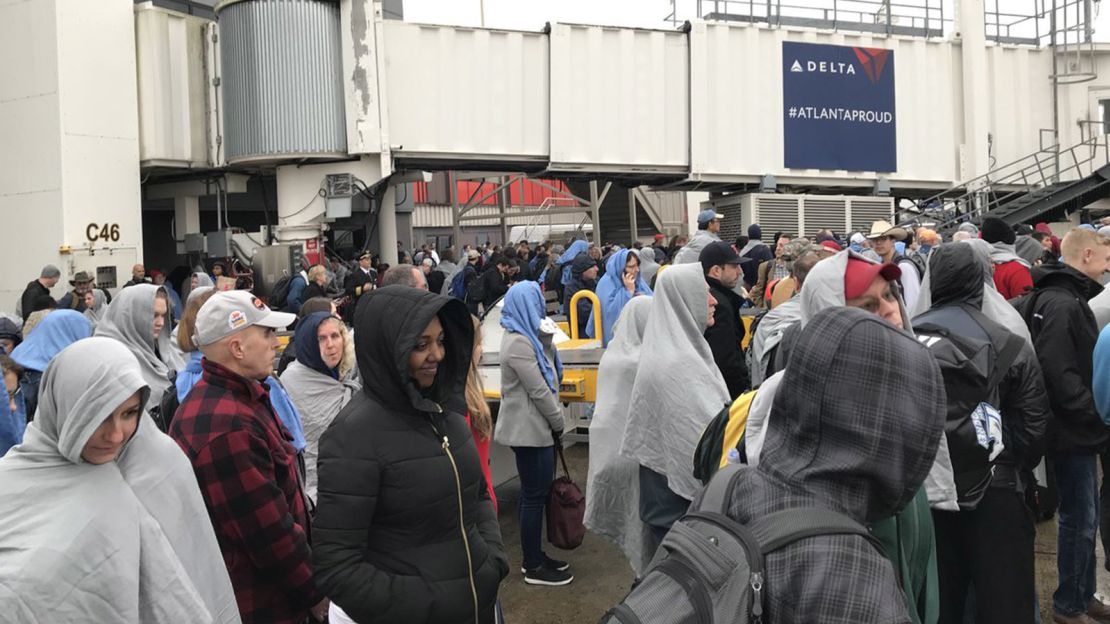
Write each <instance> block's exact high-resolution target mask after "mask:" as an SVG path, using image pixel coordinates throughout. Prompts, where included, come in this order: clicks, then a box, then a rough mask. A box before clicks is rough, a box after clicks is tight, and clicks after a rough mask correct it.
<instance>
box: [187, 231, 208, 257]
mask: <svg viewBox="0 0 1110 624" xmlns="http://www.w3.org/2000/svg"><path fill="white" fill-rule="evenodd" d="M204 243H205V237H204V234H186V235H185V253H204V250H205V244H204Z"/></svg>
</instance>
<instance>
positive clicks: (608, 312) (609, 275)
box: [586, 249, 701, 345]
mask: <svg viewBox="0 0 1110 624" xmlns="http://www.w3.org/2000/svg"><path fill="white" fill-rule="evenodd" d="M632 251H633V250H630V249H621V250H620V251H618V252H616V253H614V254H613V255H612V256H610V257H609V260H608V261H607V262H606V263H605V274H604V275H602V276H601V279H599V280H598V282H597V298H598V299H599V300H601V332H602V336H597V335H595V334H596V330H595V329H594V313H595V312H596V310H595V311H594V312H591V313H590V321H589V324H588V325H587V326H586V335H587V336H589V337H590V338H594V339H597V338H602V345H607V344H609V340H611V339H612V338H613V324H614V323H616V322H617V317H619V316H620V315H621V310H623V309H624V306H625V304H627V303H628V302H629V301H631V300H632V298H633V297H635V296H637V295H651V288H650V287H648V285H647V283H646V282H645V281H644V278H643V276H642V275H641V274H640V257H639V256H638V255H636V254H635V253H632ZM698 266H699V267H700V266H701V265H700V264H699V265H698Z"/></svg>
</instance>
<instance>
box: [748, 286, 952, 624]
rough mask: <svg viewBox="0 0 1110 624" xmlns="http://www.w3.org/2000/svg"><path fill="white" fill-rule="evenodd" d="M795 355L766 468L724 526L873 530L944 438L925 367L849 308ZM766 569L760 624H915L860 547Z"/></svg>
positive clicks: (819, 545)
mask: <svg viewBox="0 0 1110 624" xmlns="http://www.w3.org/2000/svg"><path fill="white" fill-rule="evenodd" d="M812 275H813V274H812V273H811V274H810V276H811V278H812ZM809 286H810V283H809V282H808V281H807V284H806V288H809ZM804 292H805V289H803V293H804ZM795 349H796V351H797V353H799V354H802V353H804V354H805V357H797V358H794V359H793V360H792V361H791V365H790V367H789V368H787V369H786V371H784V375H785V384H786V386H787V387H789V388H790V391H789V392H779V393H776V394H775V397H774V402H773V408H772V411H773V412H774V413H775V415H776V418H774V419H772V420H771V421H770V423H769V426H768V432H767V439H766V442H765V445H766V452H765V453H764V458H763V461H762V462H761V463H760V464H759V466H758V467H753V468H749V469H746V470H744V471H743V472H742V473H741V474H740V475H738V476H737V483H736V486H735V488H734V489H733V491H732V497H731V501H732V503H731V506H730V509H729V513H728V515H729V516H730V517H732V518H733V519H735V520H737V521H739V522H744V523H746V522H750V521H751V520H753V519H756V518H760V517H763V516H765V515H766V514H768V513H771V512H775V511H779V510H783V509H790V508H795V507H823V508H826V509H832V510H835V511H839V512H840V513H843V514H846V515H848V516H850V517H851V518H853V519H855V520H856V521H858V522H861V523H865V524H873V523H875V522H877V521H880V520H883V519H886V518H889V517H891V516H892V515H894V514H896V513H898V512H900V511H901V510H903V509H904V508H905V507H906V506H907V505H908V504H909V503H910V501H911V500H913V498H914V496H915V495H916V493H917V492H918V490H920V488H921V484H922V482H923V481H924V479H925V476H926V474H927V473H928V471H929V468H930V466H931V465H932V463H933V456H934V455H935V453H936V449H937V443H938V441H939V436H938V435H936V434H937V433H939V432H940V431H941V429H942V427H943V420H944V413H945V411H944V391H943V383H942V380H941V375H940V371H939V369H938V368H937V366H936V364H935V362H934V361H933V358H932V356H931V355H930V354H929V352H928V351H927V349H926V348H925V347H924V346H922V345H921V344H919V343H918V342H917V341H916V340H914V339H913V337H912V336H910V335H909V334H907V333H906V332H903V331H899V330H897V329H896V328H894V327H892V326H891V325H890V324H889V323H887V322H886V321H884V320H882V319H880V318H879V317H877V316H875V315H873V314H869V313H867V312H864V311H862V310H855V309H851V308H834V309H830V310H826V311H824V312H821V313H819V314H817V315H816V316H813V317H810V318H809V319H808V323H807V326H806V328H805V329H804V330H803V331H801V332H800V335H799V337H798V338H797V340H796V343H795ZM760 392H761V393H762V392H763V391H762V390H761V391H760ZM906 396H912V397H914V400H913V401H905V400H904V398H905V397H906ZM890 405H899V409H897V410H893V409H885V407H886V406H890ZM765 565H766V569H765V578H766V584H765V590H764V591H765V592H766V595H765V600H764V606H765V609H764V617H765V618H766V619H765V621H766V622H767V624H777V623H787V622H821V623H822V624H841V623H842V624H848V623H853V624H855V623H858V622H869V623H903V622H910V621H911V619H910V616H909V614H908V613H907V611H906V601H905V599H904V597H903V594H902V592H901V591H900V589H899V585H898V576H897V575H896V574H895V572H894V570H893V568H892V567H891V564H890V561H889V560H888V559H887V558H885V557H884V556H883V554H881V553H880V552H879V551H878V550H876V549H875V548H874V547H873V546H871V545H870V544H869V543H868V542H867V541H865V540H864V539H863V538H862V537H859V536H844V535H828V536H819V537H812V538H808V539H805V540H801V541H799V542H796V543H795V544H793V545H791V546H787V547H785V548H783V549H782V550H779V551H777V552H774V553H772V554H770V555H768V556H767V558H766V561H765Z"/></svg>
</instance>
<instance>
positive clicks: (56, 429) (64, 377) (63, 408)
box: [25, 338, 150, 464]
mask: <svg viewBox="0 0 1110 624" xmlns="http://www.w3.org/2000/svg"><path fill="white" fill-rule="evenodd" d="M136 392H139V394H140V396H139V401H140V402H139V405H140V406H141V405H144V404H146V402H147V399H148V398H149V395H150V388H148V387H147V385H146V382H144V381H143V375H142V372H141V371H140V370H139V363H138V362H137V361H136V360H135V356H134V355H132V354H131V352H130V351H129V350H128V349H127V347H126V346H124V345H122V344H120V343H119V342H117V341H115V340H111V339H108V338H90V339H88V340H80V341H78V342H75V343H73V344H72V345H70V346H69V347H67V348H66V349H64V350H63V351H62V352H61V353H59V354H58V355H57V357H55V358H54V360H53V361H51V362H50V365H49V366H47V367H46V371H45V372H44V373H43V376H42V384H41V387H40V389H39V406H38V411H37V412H36V413H35V420H34V421H33V422H32V424H31V425H30V427H29V428H28V430H27V440H26V442H25V444H26V445H27V446H28V450H30V451H32V452H36V453H49V452H51V451H53V452H55V453H57V454H58V455H60V456H62V457H64V458H65V459H66V460H68V461H69V462H70V463H73V464H80V463H82V462H84V460H83V459H82V458H81V453H82V451H84V449H85V445H86V444H87V443H88V441H89V438H91V437H92V435H93V433H94V432H95V431H96V429H97V428H98V427H100V425H101V424H102V423H103V422H104V420H105V419H107V418H108V417H109V416H110V415H111V414H112V412H114V411H115V410H116V408H118V407H119V406H120V405H121V404H122V403H123V402H124V401H126V400H127V399H128V398H130V397H131V395H133V394H135V393H136ZM140 420H141V419H140ZM130 439H134V435H132V436H131V438H130ZM130 439H129V440H128V441H127V442H130ZM127 442H125V443H124V448H126V445H127ZM121 452H122V450H121Z"/></svg>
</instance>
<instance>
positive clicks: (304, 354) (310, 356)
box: [293, 312, 345, 379]
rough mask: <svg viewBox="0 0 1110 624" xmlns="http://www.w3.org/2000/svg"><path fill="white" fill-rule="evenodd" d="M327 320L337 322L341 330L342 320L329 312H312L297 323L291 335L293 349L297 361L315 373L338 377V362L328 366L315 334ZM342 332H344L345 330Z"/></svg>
mask: <svg viewBox="0 0 1110 624" xmlns="http://www.w3.org/2000/svg"><path fill="white" fill-rule="evenodd" d="M328 320H331V321H334V322H336V323H339V325H340V330H341V331H343V329H342V325H343V321H341V320H340V319H339V318H338V317H335V316H333V315H332V313H331V312H313V313H312V314H309V315H308V316H306V317H304V318H303V319H301V322H300V323H298V324H297V332H296V333H295V334H294V335H293V349H294V352H295V353H296V355H297V361H298V362H300V363H301V364H303V365H304V366H307V367H309V368H311V369H312V370H314V371H316V372H317V373H320V374H322V375H328V376H330V377H332V378H334V379H338V378H339V364H338V363H337V364H336V365H335V366H334V367H329V366H328V365H327V364H326V363H325V362H324V358H323V357H322V356H321V355H320V339H319V338H318V337H317V336H318V333H319V330H320V325H321V324H322V323H324V322H325V321H328ZM343 333H344V334H345V332H343ZM340 361H342V349H341V350H340Z"/></svg>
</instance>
